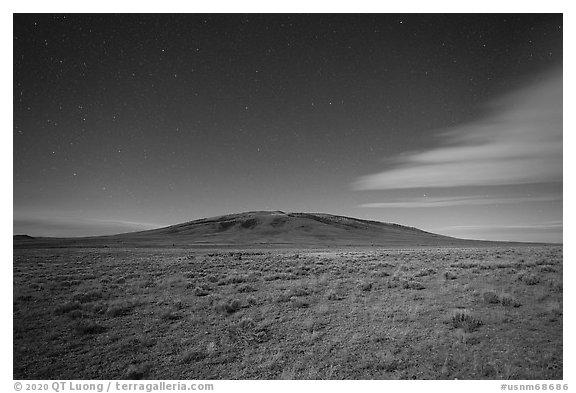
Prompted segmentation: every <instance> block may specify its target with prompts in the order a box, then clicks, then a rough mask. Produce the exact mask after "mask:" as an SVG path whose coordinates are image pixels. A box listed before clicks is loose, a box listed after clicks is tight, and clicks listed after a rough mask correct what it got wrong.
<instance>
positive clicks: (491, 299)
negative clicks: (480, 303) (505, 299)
mask: <svg viewBox="0 0 576 393" xmlns="http://www.w3.org/2000/svg"><path fill="white" fill-rule="evenodd" d="M482 298H484V301H485V302H486V303H490V304H498V303H500V297H498V294H496V292H494V291H485V292H484V293H482Z"/></svg>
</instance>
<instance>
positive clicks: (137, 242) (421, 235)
mask: <svg viewBox="0 0 576 393" xmlns="http://www.w3.org/2000/svg"><path fill="white" fill-rule="evenodd" d="M497 244H501V243H498V242H484V241H475V240H463V239H457V238H453V237H448V236H442V235H437V234H434V233H430V232H425V231H422V230H420V229H417V228H411V227H406V226H402V225H398V224H390V223H383V222H378V221H369V220H361V219H357V218H350V217H343V216H335V215H331V214H323V213H284V212H281V211H255V212H246V213H238V214H229V215H224V216H218V217H212V218H203V219H200V220H195V221H190V222H186V223H182V224H177V225H171V226H168V227H165V228H159V229H153V230H147V231H141V232H132V233H124V234H119V235H113V236H96V237H82V238H46V237H44V238H42V237H37V238H32V237H30V236H26V235H17V236H14V247H16V248H20V247H22V248H25V247H303V248H308V247H348V246H378V247H418V246H481V245H497Z"/></svg>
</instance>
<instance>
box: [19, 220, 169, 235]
mask: <svg viewBox="0 0 576 393" xmlns="http://www.w3.org/2000/svg"><path fill="white" fill-rule="evenodd" d="M159 227H160V225H156V224H152V223H141V222H133V221H122V220H103V219H95V218H84V217H82V218H69V217H36V218H32V217H26V216H25V215H23V216H20V217H14V222H13V233H14V234H15V235H16V234H27V235H31V236H49V237H81V236H100V235H114V234H118V233H125V232H134V231H142V230H147V229H154V228H159Z"/></svg>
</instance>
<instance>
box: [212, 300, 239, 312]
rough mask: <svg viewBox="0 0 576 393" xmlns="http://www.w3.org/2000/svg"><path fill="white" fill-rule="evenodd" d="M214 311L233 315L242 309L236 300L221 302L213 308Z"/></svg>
mask: <svg viewBox="0 0 576 393" xmlns="http://www.w3.org/2000/svg"><path fill="white" fill-rule="evenodd" d="M214 308H215V309H216V311H220V312H225V313H226V314H233V313H235V312H236V311H238V310H240V308H242V303H241V302H240V300H238V299H232V300H227V301H222V302H219V303H217V304H216V306H215V307H214Z"/></svg>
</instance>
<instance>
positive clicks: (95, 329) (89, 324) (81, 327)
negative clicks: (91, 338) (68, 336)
mask: <svg viewBox="0 0 576 393" xmlns="http://www.w3.org/2000/svg"><path fill="white" fill-rule="evenodd" d="M74 330H76V332H77V333H80V334H83V335H84V334H99V333H102V332H104V331H106V327H104V326H102V325H100V324H98V323H96V322H94V321H91V320H80V321H78V323H77V324H76V325H75V326H74Z"/></svg>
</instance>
